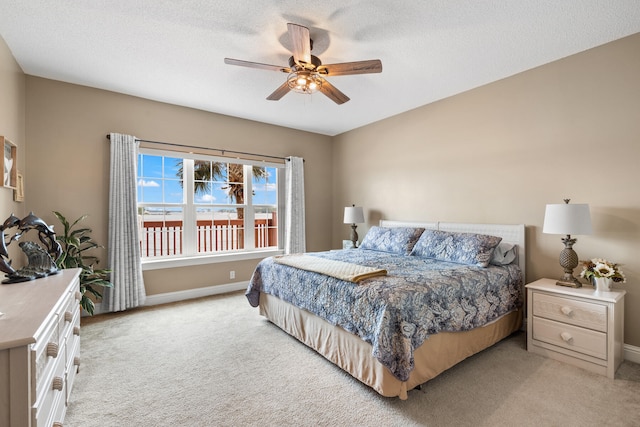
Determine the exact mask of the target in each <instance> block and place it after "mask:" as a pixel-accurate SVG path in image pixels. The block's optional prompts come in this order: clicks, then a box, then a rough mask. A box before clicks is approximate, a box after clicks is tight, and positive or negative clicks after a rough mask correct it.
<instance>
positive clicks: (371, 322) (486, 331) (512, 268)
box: [246, 220, 525, 399]
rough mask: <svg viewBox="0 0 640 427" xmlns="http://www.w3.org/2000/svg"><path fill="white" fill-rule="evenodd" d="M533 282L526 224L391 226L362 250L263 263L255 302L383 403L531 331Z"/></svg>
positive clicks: (252, 285)
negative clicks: (527, 315)
mask: <svg viewBox="0 0 640 427" xmlns="http://www.w3.org/2000/svg"><path fill="white" fill-rule="evenodd" d="M460 248H462V249H460ZM294 261H295V262H294ZM303 261H305V262H306V261H313V262H310V263H309V265H314V264H318V268H320V266H322V267H323V268H325V269H328V271H324V270H315V269H314V268H315V267H306V266H303V267H302V268H301V267H300V265H299V264H297V263H300V262H303ZM345 269H346V270H345ZM335 271H340V274H334V272H335ZM345 271H347V273H345ZM357 273H364V274H363V275H360V276H358V274H357ZM345 274H346V275H345ZM349 274H351V275H349ZM524 274H525V227H524V225H522V224H517V225H498V224H464V223H449V222H405V221H390V220H383V221H381V222H380V225H379V226H375V227H372V228H371V229H370V230H369V231H368V232H367V234H366V235H365V237H364V239H363V242H362V244H361V245H360V248H358V249H347V250H336V251H327V252H317V253H310V254H302V255H299V254H296V255H295V256H282V257H270V258H267V259H265V260H263V261H261V262H260V263H259V264H258V266H257V267H256V270H255V271H254V273H253V275H252V278H251V280H250V282H249V286H248V288H247V292H246V296H247V299H248V300H249V303H250V304H251V305H252V306H256V307H259V312H260V314H261V315H263V316H265V317H266V318H267V319H268V320H269V321H271V322H272V323H274V324H275V325H277V326H278V327H280V328H281V329H283V330H284V331H285V332H287V333H288V334H290V335H292V336H294V337H295V338H297V339H298V340H300V341H301V342H303V343H304V344H306V345H307V346H309V347H311V348H313V349H314V350H316V351H317V352H318V353H320V354H321V355H322V356H324V357H325V358H326V359H328V360H329V361H331V362H333V363H334V364H335V365H337V366H339V367H340V368H342V369H343V370H345V371H346V372H348V373H349V374H351V375H352V376H353V377H355V378H356V379H358V380H360V381H361V382H362V383H364V384H366V385H368V386H369V387H371V388H373V389H374V390H375V391H377V392H378V393H379V394H381V395H382V396H386V397H399V398H400V399H407V397H408V394H407V392H408V391H409V390H412V389H414V388H416V387H417V386H420V385H421V384H423V383H425V382H427V381H429V380H430V379H432V378H434V377H436V376H437V375H438V374H440V373H442V372H443V371H445V370H446V369H448V368H450V367H451V366H453V365H455V364H457V363H459V362H460V361H462V360H464V359H466V358H467V357H469V356H471V355H473V354H475V353H478V352H480V351H482V350H483V349H485V348H487V347H490V346H492V345H493V344H495V343H497V342H498V341H500V340H502V339H503V338H505V337H507V336H509V335H510V334H512V333H513V332H515V331H517V330H518V329H520V328H521V325H522V320H523V298H524V292H523V283H524V277H525V275H524Z"/></svg>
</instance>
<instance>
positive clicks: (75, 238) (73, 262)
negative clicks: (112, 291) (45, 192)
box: [53, 211, 113, 315]
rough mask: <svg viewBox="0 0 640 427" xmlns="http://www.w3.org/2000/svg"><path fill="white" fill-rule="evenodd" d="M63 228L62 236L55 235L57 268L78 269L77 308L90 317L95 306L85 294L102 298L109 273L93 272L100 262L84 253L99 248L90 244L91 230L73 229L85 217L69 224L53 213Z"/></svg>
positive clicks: (105, 271) (103, 271)
mask: <svg viewBox="0 0 640 427" xmlns="http://www.w3.org/2000/svg"><path fill="white" fill-rule="evenodd" d="M53 213H54V214H55V216H56V217H57V218H58V220H59V221H60V223H62V225H63V227H64V232H63V233H61V234H58V233H56V240H57V241H58V243H60V246H61V247H62V255H61V256H60V258H58V259H57V260H56V264H57V266H58V268H62V269H64V268H81V269H82V271H81V272H80V293H81V294H82V299H81V300H80V306H81V307H82V308H83V309H84V310H85V311H86V312H87V313H89V314H90V315H93V311H94V308H95V304H94V302H93V300H92V299H91V298H89V296H88V295H87V294H91V295H93V296H94V297H96V298H102V293H100V291H99V289H100V288H110V287H112V286H113V284H112V283H111V282H110V281H109V273H111V270H107V269H99V268H95V267H94V264H98V263H99V262H100V260H99V259H98V258H97V257H96V256H94V255H88V254H87V251H90V250H92V249H95V248H102V247H103V246H100V245H98V244H97V243H96V242H94V241H93V238H92V237H91V236H90V234H91V229H90V228H75V227H76V226H77V225H78V224H79V223H80V222H81V221H82V220H84V219H85V218H86V217H87V216H88V215H82V216H81V217H80V218H78V219H76V220H75V221H74V222H73V223H71V224H70V223H69V221H67V219H66V218H65V217H64V215H62V214H61V213H60V212H55V211H54V212H53Z"/></svg>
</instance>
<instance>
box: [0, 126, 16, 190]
mask: <svg viewBox="0 0 640 427" xmlns="http://www.w3.org/2000/svg"><path fill="white" fill-rule="evenodd" d="M0 146H1V147H2V182H1V184H2V185H0V186H1V187H5V188H12V189H14V190H15V189H16V186H17V184H18V161H17V158H16V157H17V151H18V147H17V146H16V144H14V143H13V142H11V141H9V140H8V139H7V138H5V137H4V136H0Z"/></svg>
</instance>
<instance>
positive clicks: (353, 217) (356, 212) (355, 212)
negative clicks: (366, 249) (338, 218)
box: [343, 205, 364, 248]
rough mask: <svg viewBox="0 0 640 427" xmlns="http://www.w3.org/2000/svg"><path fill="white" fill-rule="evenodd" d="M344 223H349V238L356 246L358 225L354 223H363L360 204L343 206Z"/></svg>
mask: <svg viewBox="0 0 640 427" xmlns="http://www.w3.org/2000/svg"><path fill="white" fill-rule="evenodd" d="M343 222H344V223H345V224H351V237H350V240H351V242H352V243H353V247H354V248H357V247H358V232H357V231H356V228H357V227H358V226H357V225H356V224H362V223H364V212H363V211H362V206H356V205H352V206H347V207H345V208H344V220H343Z"/></svg>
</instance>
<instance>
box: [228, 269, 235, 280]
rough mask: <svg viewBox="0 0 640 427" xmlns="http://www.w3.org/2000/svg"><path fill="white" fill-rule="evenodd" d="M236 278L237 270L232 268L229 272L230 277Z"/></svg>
mask: <svg viewBox="0 0 640 427" xmlns="http://www.w3.org/2000/svg"><path fill="white" fill-rule="evenodd" d="M235 278H236V272H235V271H233V270H231V271H230V272H229V279H235Z"/></svg>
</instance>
